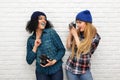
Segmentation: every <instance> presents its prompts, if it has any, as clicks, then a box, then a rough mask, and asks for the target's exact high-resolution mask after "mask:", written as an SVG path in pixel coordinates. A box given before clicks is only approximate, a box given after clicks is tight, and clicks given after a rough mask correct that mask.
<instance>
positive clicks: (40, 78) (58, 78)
mask: <svg viewBox="0 0 120 80" xmlns="http://www.w3.org/2000/svg"><path fill="white" fill-rule="evenodd" d="M36 80H63V70H62V68H61V69H60V70H59V71H57V72H56V73H54V74H50V75H46V74H40V73H39V72H37V71H36Z"/></svg>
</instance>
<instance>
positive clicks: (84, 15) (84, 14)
mask: <svg viewBox="0 0 120 80" xmlns="http://www.w3.org/2000/svg"><path fill="white" fill-rule="evenodd" d="M76 20H80V21H84V22H89V23H92V16H91V13H90V11H89V10H84V11H81V12H79V13H78V14H77V16H76Z"/></svg>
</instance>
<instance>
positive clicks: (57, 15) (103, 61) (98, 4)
mask: <svg viewBox="0 0 120 80" xmlns="http://www.w3.org/2000/svg"><path fill="white" fill-rule="evenodd" d="M85 9H89V10H90V11H91V14H92V16H93V24H94V25H95V26H96V28H97V29H98V32H99V34H100V35H101V38H102V39H101V42H100V44H99V46H98V48H97V50H96V52H95V53H94V55H93V56H92V69H91V70H92V74H93V77H94V80H119V78H120V77H119V76H120V48H119V47H120V27H119V25H120V0H0V80H35V62H34V63H33V64H32V65H28V64H27V63H26V61H25V57H26V40H27V38H28V36H30V34H28V33H27V32H26V31H25V26H26V23H27V21H28V20H29V19H30V16H31V14H32V12H34V11H36V10H38V11H43V12H45V13H46V15H47V17H48V19H49V20H50V21H51V22H52V23H53V25H54V26H55V27H54V29H55V30H56V31H57V32H58V34H59V35H60V37H61V39H62V41H63V43H64V45H65V42H66V36H67V34H68V23H69V22H71V21H73V20H75V16H76V14H77V13H78V12H80V11H82V10H85ZM68 55H69V52H68V51H66V54H65V56H64V58H63V60H64V64H65V62H66V59H67V57H68ZM63 68H64V65H63ZM64 80H67V79H66V76H65V74H64Z"/></svg>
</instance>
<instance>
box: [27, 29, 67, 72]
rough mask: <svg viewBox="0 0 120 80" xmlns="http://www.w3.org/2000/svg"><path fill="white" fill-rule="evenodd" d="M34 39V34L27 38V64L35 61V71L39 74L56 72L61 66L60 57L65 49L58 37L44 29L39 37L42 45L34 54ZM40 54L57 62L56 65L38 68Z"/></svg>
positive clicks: (51, 31) (53, 31) (49, 30)
mask: <svg viewBox="0 0 120 80" xmlns="http://www.w3.org/2000/svg"><path fill="white" fill-rule="evenodd" d="M35 39H36V35H35V33H33V35H32V36H30V37H29V38H28V41H27V55H26V61H27V63H28V64H32V63H33V61H34V60H36V70H37V71H38V72H39V73H43V74H52V73H55V72H57V71H58V70H59V69H60V66H62V57H63V56H64V54H65V48H64V45H63V43H62V41H61V39H60V37H59V35H58V34H57V33H56V31H55V30H53V29H44V31H43V33H42V36H41V42H42V43H41V44H40V46H38V49H37V52H36V53H34V52H33V51H32V49H33V46H34V42H35ZM41 54H46V55H47V56H48V57H49V58H50V59H55V60H57V62H56V64H54V65H52V66H49V67H42V66H40V58H39V56H40V55H41Z"/></svg>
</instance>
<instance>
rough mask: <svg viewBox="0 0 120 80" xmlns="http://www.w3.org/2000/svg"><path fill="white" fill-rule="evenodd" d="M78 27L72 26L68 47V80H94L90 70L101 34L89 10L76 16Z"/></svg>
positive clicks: (66, 67) (66, 66)
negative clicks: (94, 24) (91, 60)
mask: <svg viewBox="0 0 120 80" xmlns="http://www.w3.org/2000/svg"><path fill="white" fill-rule="evenodd" d="M76 27H77V29H76V28H75V27H72V28H70V31H69V35H68V38H67V44H66V47H67V48H68V49H71V54H70V56H69V58H68V59H67V62H66V65H65V69H66V74H67V77H68V80H93V77H92V74H91V71H90V58H91V55H92V54H93V53H94V51H95V49H96V48H97V46H98V44H99V41H100V39H101V38H100V36H99V34H98V33H97V30H96V28H95V27H94V26H93V24H92V16H91V13H90V11H89V10H84V11H81V12H79V13H78V14H77V16H76Z"/></svg>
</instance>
